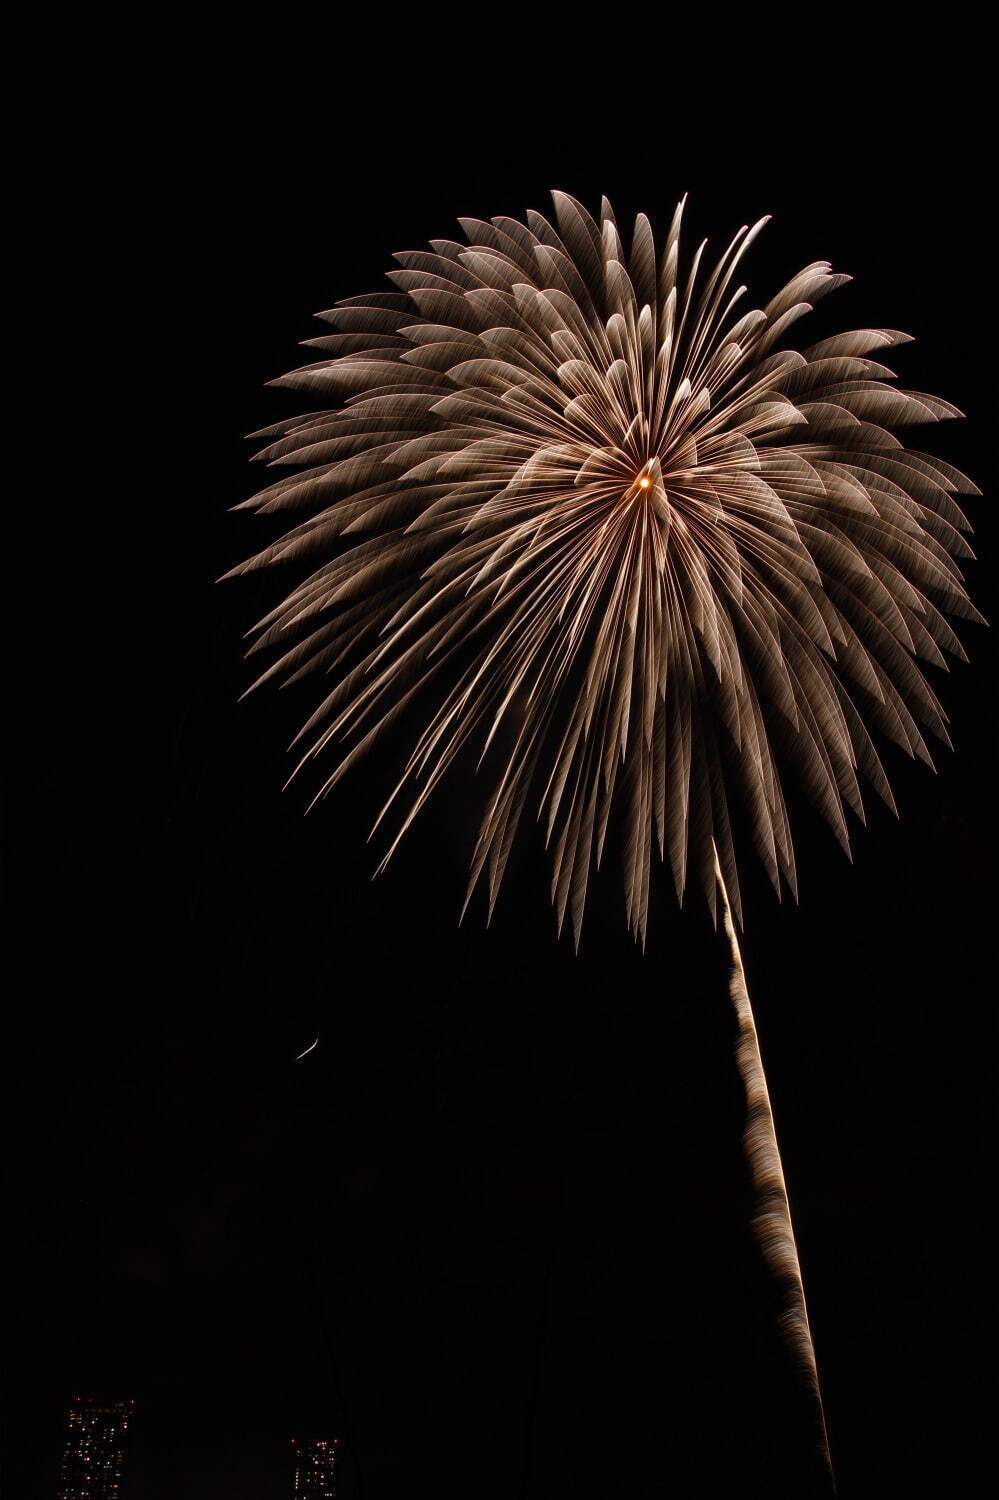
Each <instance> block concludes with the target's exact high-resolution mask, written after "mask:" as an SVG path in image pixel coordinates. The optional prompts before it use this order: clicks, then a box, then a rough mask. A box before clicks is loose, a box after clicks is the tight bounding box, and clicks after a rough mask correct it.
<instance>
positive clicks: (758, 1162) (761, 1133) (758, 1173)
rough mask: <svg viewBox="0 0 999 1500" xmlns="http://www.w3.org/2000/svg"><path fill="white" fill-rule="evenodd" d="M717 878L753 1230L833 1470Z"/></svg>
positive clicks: (748, 1008)
mask: <svg viewBox="0 0 999 1500" xmlns="http://www.w3.org/2000/svg"><path fill="white" fill-rule="evenodd" d="M715 877H716V879H717V881H718V889H719V892H720V894H721V900H722V915H723V920H724V923H725V934H726V936H727V938H728V941H729V949H730V952H731V956H732V973H731V975H730V978H729V988H728V992H729V995H730V997H731V1000H732V1006H733V1008H734V1010H735V1015H736V1020H737V1021H738V1024H739V1042H738V1046H737V1048H736V1061H737V1062H738V1065H739V1074H740V1077H741V1078H742V1083H743V1087H744V1089H745V1091H746V1130H745V1133H744V1135H743V1145H744V1147H745V1150H746V1159H747V1161H748V1162H749V1170H750V1174H751V1176H752V1179H753V1186H754V1187H755V1189H756V1192H757V1209H756V1213H755V1215H754V1217H753V1229H754V1232H755V1234H756V1239H757V1243H758V1244H759V1246H760V1250H761V1252H762V1255H763V1259H764V1260H765V1261H766V1264H767V1266H768V1268H769V1270H770V1271H771V1273H772V1274H773V1278H774V1281H775V1282H776V1284H777V1287H778V1290H779V1292H780V1294H781V1297H782V1299H783V1303H784V1308H783V1311H782V1312H781V1316H780V1327H781V1331H782V1333H783V1334H784V1337H785V1339H786V1341H787V1344H788V1347H789V1348H790V1350H791V1352H792V1354H793V1356H794V1358H795V1360H796V1361H797V1363H798V1365H799V1366H800V1367H801V1370H802V1372H803V1373H804V1376H805V1379H806V1380H807V1382H808V1387H809V1389H810V1390H811V1392H812V1395H813V1396H814V1397H815V1403H816V1407H817V1410H818V1417H819V1427H820V1429H821V1447H822V1456H823V1458H824V1459H825V1461H826V1466H827V1468H828V1470H829V1477H830V1479H832V1480H833V1485H834V1488H835V1479H834V1475H833V1463H832V1454H831V1453H830V1450H829V1433H828V1431H827V1428H826V1413H825V1407H824V1405H823V1402H822V1391H821V1388H820V1385H819V1369H818V1364H817V1362H816V1358H815V1344H814V1342H813V1340H812V1330H811V1327H810V1325H809V1321H808V1308H807V1306H806V1303H805V1283H804V1281H803V1279H802V1275H801V1262H800V1261H799V1259H798V1243H797V1240H796V1239H795V1237H794V1225H793V1224H792V1223H791V1206H790V1204H789V1202H788V1197H787V1185H786V1183H785V1182H784V1167H783V1164H782V1162H781V1157H780V1147H779V1146H778V1144H777V1130H776V1127H775V1126H774V1116H773V1110H772V1109H771V1107H770V1090H769V1089H768V1088H767V1075H766V1073H765V1072H764V1069H763V1057H762V1054H761V1053H760V1039H759V1037H758V1035H757V1033H756V1020H755V1018H754V1016H753V1007H752V1003H751V1002H750V999H749V988H748V986H747V984H746V971H745V969H744V968H743V966H742V954H741V952H740V950H739V939H738V936H737V935H736V931H735V923H734V921H733V920H732V909H731V906H730V905H729V900H728V892H727V891H726V889H725V877H724V876H723V875H722V871H721V865H720V864H719V863H718V860H717V858H716V859H715Z"/></svg>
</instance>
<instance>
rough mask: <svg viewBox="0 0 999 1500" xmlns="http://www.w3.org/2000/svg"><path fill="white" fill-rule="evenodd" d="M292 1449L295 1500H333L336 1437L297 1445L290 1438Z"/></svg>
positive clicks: (334, 1494) (293, 1439)
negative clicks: (293, 1451) (293, 1454)
mask: <svg viewBox="0 0 999 1500" xmlns="http://www.w3.org/2000/svg"><path fill="white" fill-rule="evenodd" d="M291 1441H292V1446H293V1447H294V1449H295V1488H294V1489H293V1491H292V1494H293V1495H294V1497H295V1500H335V1497H336V1457H337V1450H338V1449H339V1447H340V1439H339V1438H314V1439H312V1440H311V1441H309V1442H305V1443H300V1442H298V1441H297V1439H295V1438H292V1440H291Z"/></svg>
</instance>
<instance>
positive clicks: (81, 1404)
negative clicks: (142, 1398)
mask: <svg viewBox="0 0 999 1500" xmlns="http://www.w3.org/2000/svg"><path fill="white" fill-rule="evenodd" d="M134 1407H135V1402H134V1401H97V1400H94V1399H93V1398H91V1397H88V1396H77V1397H76V1398H75V1400H74V1401H73V1404H72V1406H71V1407H70V1408H69V1415H68V1419H67V1427H68V1430H67V1433H66V1449H65V1452H64V1453H63V1457H62V1472H61V1474H60V1478H59V1500H118V1495H119V1492H120V1487H121V1466H122V1462H123V1460H124V1457H125V1434H126V1432H127V1431H128V1421H129V1418H130V1417H131V1415H132V1411H133V1409H134Z"/></svg>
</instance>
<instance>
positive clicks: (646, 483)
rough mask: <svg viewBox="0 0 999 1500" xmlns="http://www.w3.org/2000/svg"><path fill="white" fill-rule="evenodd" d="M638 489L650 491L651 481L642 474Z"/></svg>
mask: <svg viewBox="0 0 999 1500" xmlns="http://www.w3.org/2000/svg"><path fill="white" fill-rule="evenodd" d="M638 488H639V489H640V490H650V489H651V488H652V480H651V479H650V478H649V476H648V475H647V474H643V475H642V477H641V479H640V480H639V481H638Z"/></svg>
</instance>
